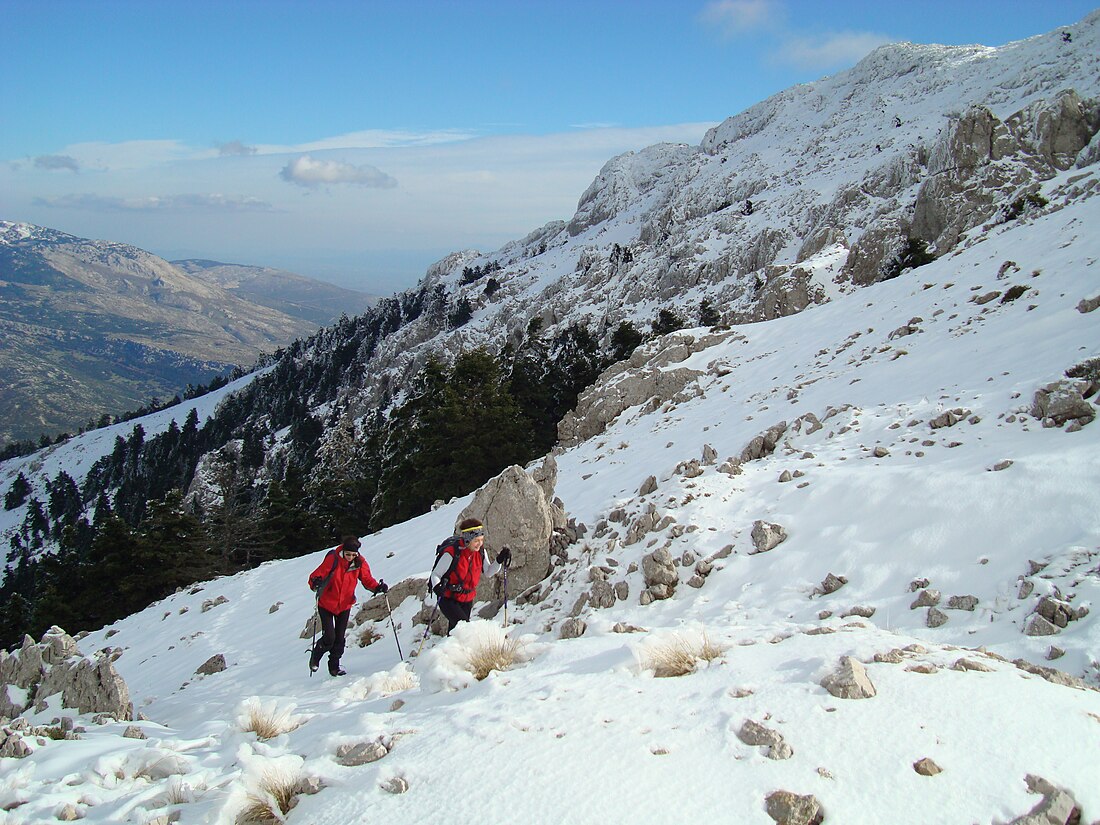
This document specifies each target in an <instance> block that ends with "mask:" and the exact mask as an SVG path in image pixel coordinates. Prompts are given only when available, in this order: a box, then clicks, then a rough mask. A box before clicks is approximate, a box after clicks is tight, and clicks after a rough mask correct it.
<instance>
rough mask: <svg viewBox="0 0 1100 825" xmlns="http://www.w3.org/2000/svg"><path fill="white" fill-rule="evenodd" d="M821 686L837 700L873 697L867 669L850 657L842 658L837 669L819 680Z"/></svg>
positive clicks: (873, 690) (873, 689)
mask: <svg viewBox="0 0 1100 825" xmlns="http://www.w3.org/2000/svg"><path fill="white" fill-rule="evenodd" d="M821 686H822V687H823V688H825V690H827V691H829V693H831V694H832V695H833V696H835V697H837V698H838V699H869V698H871V697H872V696H874V695H875V686H874V685H873V684H871V679H870V677H869V676H868V675H867V669H866V668H865V667H864V666H863V663H862V662H860V661H859V660H858V659H855V658H853V657H851V656H842V657H841V658H840V664H839V665H838V666H837V668H836V669H835V670H833V671H831V672H830V673H829V674H827V675H826V676H825V678H823V679H822V680H821Z"/></svg>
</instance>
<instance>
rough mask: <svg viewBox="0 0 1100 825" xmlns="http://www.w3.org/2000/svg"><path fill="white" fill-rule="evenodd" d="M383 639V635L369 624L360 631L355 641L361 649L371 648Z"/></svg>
mask: <svg viewBox="0 0 1100 825" xmlns="http://www.w3.org/2000/svg"><path fill="white" fill-rule="evenodd" d="M381 638H382V634H381V633H379V632H378V630H377V629H376V628H375V626H374V625H373V624H369V625H367V626H366V627H364V628H363V629H362V630H360V631H359V635H358V636H357V637H356V639H355V641H356V643H357V644H358V645H359V647H369V646H370V645H372V644H374V643H375V642H377V641H378V640H379V639H381Z"/></svg>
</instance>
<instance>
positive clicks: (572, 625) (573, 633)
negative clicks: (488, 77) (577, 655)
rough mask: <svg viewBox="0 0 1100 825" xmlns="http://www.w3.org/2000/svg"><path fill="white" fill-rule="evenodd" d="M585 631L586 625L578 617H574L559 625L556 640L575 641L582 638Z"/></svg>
mask: <svg viewBox="0 0 1100 825" xmlns="http://www.w3.org/2000/svg"><path fill="white" fill-rule="evenodd" d="M587 629H588V623H587V622H585V620H584V619H582V618H580V617H579V616H574V617H573V618H571V619H566V620H565V621H564V622H562V623H561V628H560V629H559V630H558V638H559V639H577V638H580V637H581V636H583V635H584V632H585V631H586V630H587Z"/></svg>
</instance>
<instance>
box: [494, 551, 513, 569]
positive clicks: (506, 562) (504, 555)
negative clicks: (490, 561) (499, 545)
mask: <svg viewBox="0 0 1100 825" xmlns="http://www.w3.org/2000/svg"><path fill="white" fill-rule="evenodd" d="M497 564H499V565H500V566H501V567H509V566H511V564H512V551H511V550H509V549H508V548H507V547H505V548H504V549H503V550H501V551H500V552H499V553H497Z"/></svg>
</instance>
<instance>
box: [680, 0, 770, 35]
mask: <svg viewBox="0 0 1100 825" xmlns="http://www.w3.org/2000/svg"><path fill="white" fill-rule="evenodd" d="M700 18H701V19H702V20H703V22H704V23H706V24H707V25H709V26H713V27H714V28H716V29H717V30H718V31H720V32H721V33H722V34H723V35H724V36H725V37H737V36H739V35H742V34H746V33H748V32H753V31H759V30H760V29H766V28H772V27H774V26H777V25H780V24H781V23H782V21H783V18H784V7H783V6H782V4H780V3H777V2H775V0H716V2H713V3H708V4H707V5H706V7H705V8H704V9H703V11H702V12H701V13H700Z"/></svg>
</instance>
